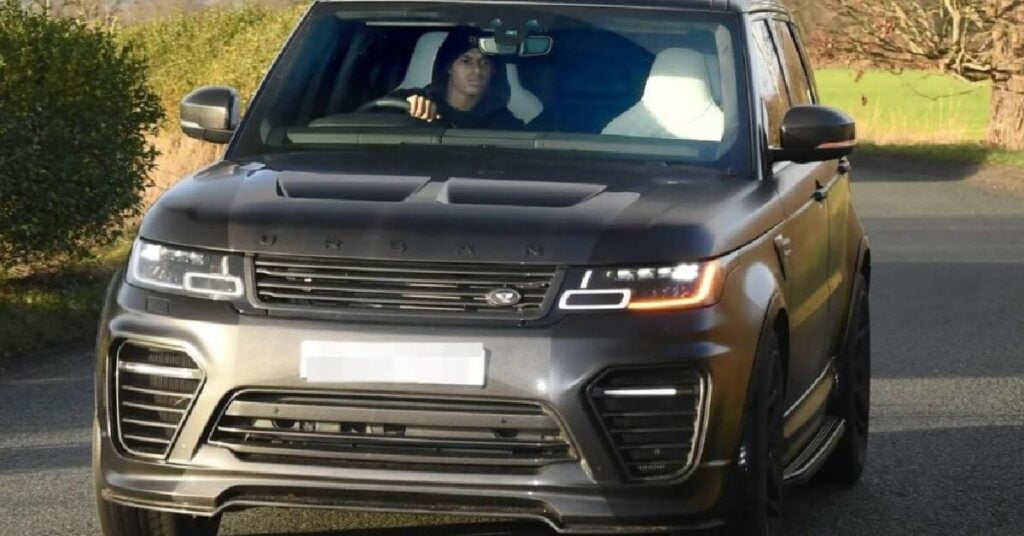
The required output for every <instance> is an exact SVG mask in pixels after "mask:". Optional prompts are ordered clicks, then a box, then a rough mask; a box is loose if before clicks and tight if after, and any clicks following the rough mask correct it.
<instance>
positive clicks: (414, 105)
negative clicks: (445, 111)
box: [406, 95, 441, 123]
mask: <svg viewBox="0 0 1024 536" xmlns="http://www.w3.org/2000/svg"><path fill="white" fill-rule="evenodd" d="M406 100H407V101H408V102H409V115H410V116H411V117H415V118H416V119H419V120H421V121H426V122H428V123H433V122H434V121H436V120H438V119H440V118H441V115H440V114H439V113H437V104H435V103H434V101H432V100H430V99H428V98H426V97H424V96H422V95H413V96H411V97H409V98H408V99H406Z"/></svg>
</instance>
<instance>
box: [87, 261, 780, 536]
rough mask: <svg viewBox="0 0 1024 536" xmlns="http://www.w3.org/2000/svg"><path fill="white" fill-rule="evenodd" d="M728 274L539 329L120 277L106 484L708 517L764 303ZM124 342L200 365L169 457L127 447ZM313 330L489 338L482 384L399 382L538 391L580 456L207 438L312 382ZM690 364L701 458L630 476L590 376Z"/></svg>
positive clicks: (101, 469)
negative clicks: (359, 452)
mask: <svg viewBox="0 0 1024 536" xmlns="http://www.w3.org/2000/svg"><path fill="white" fill-rule="evenodd" d="M735 281H736V279H735V278H734V279H733V282H735ZM726 285H727V288H726V289H725V292H724V293H723V295H724V296H725V297H726V298H725V299H723V301H722V302H721V303H719V304H718V305H716V306H714V307H711V308H707V309H703V310H699V311H687V312H676V313H657V314H645V315H634V314H627V313H610V314H594V313H589V314H581V315H571V316H567V317H566V318H564V319H563V320H562V321H561V322H559V323H557V324H554V325H550V326H546V327H540V328H504V327H503V328H494V327H465V326H463V327H454V326H448V327H438V326H423V325H394V324H388V325H385V324H370V323H365V324H363V323H340V322H330V321H314V320H303V319H281V318H268V317H258V316H245V315H239V314H238V313H237V312H236V311H235V310H234V309H233V308H232V307H231V306H230V305H228V304H225V303H220V302H211V301H204V300H196V299H190V298H185V297H179V296H167V295H158V294H155V293H152V292H150V291H146V290H141V289H137V288H134V287H131V286H129V285H127V284H123V283H120V284H115V285H114V287H112V291H113V294H112V296H111V297H110V299H109V300H108V305H107V308H106V310H105V312H104V317H103V319H102V323H101V333H100V337H99V342H98V351H97V355H98V366H97V385H98V388H97V391H96V392H97V401H96V403H97V414H96V415H97V428H96V429H97V432H96V437H95V444H96V448H95V450H94V462H95V465H96V476H97V487H98V489H99V490H100V493H101V494H102V496H103V497H104V498H106V499H107V500H110V501H114V502H118V503H121V504H126V505H132V506H137V507H144V508H151V509H158V510H165V511H173V512H180V513H190V514H194V515H215V514H217V513H219V512H221V511H224V510H226V509H234V508H244V507H249V506H286V507H287V506H301V507H327V508H342V509H359V510H388V511H403V512H433V513H442V512H444V513H454V514H472V515H484V516H498V517H519V518H530V519H536V520H542V521H544V522H547V523H548V524H550V525H551V526H552V527H553V528H555V529H556V530H558V531H560V532H566V533H585V532H633V533H640V532H662V531H665V530H678V529H701V528H710V527H714V526H717V525H718V524H720V520H721V519H722V518H723V517H724V515H725V514H726V512H727V508H728V502H729V501H728V498H729V489H730V477H731V475H732V473H733V467H734V462H733V460H734V457H735V452H736V446H737V442H738V437H739V430H740V426H741V421H742V408H743V407H744V402H745V397H746V390H747V385H748V382H749V375H750V368H751V362H752V359H753V356H754V354H755V350H756V344H757V334H759V333H760V331H761V327H762V324H763V321H764V312H765V309H766V304H758V303H751V302H750V301H749V300H750V298H749V296H750V293H744V292H738V291H735V290H736V289H734V291H730V289H729V288H728V287H729V285H730V283H729V282H727V284H726ZM730 297H735V298H730ZM154 299H155V300H157V302H158V303H159V304H160V305H159V307H157V308H154V307H153V306H152V304H153V303H154V302H153V300H154ZM150 311H156V312H150ZM125 340H130V341H139V342H143V343H154V344H160V345H169V346H173V347H176V348H181V349H182V350H185V351H187V352H188V353H189V354H190V355H191V356H192V358H193V360H195V361H196V362H197V363H198V365H199V366H200V367H201V368H202V369H203V370H204V371H205V373H206V380H205V383H204V385H203V387H202V390H201V392H200V393H199V395H198V397H197V398H196V401H195V403H194V405H193V406H192V408H191V410H190V412H189V414H188V416H187V418H186V419H185V420H184V423H183V425H182V427H181V429H180V431H179V433H178V435H177V438H176V440H175V442H174V444H173V446H172V448H171V450H170V452H169V454H168V456H167V458H166V460H159V461H154V460H145V459H139V458H137V457H134V456H131V455H129V454H126V453H125V452H124V450H123V449H122V448H121V447H120V446H119V445H118V444H117V442H116V441H115V438H114V434H112V431H113V430H114V428H113V427H112V423H111V419H112V412H111V411H110V405H111V403H110V401H111V392H112V391H111V387H110V384H109V381H108V378H110V376H111V373H110V364H111V358H110V356H109V353H110V349H111V347H112V345H115V344H117V343H118V342H119V341H125ZM305 340H329V341H388V342H435V341H436V342H442V341H443V342H453V341H473V342H482V343H483V344H484V346H485V348H486V349H487V351H488V355H489V358H488V370H487V384H486V386H485V387H483V388H477V387H472V388H467V387H454V386H451V387H438V386H429V387H425V386H401V393H402V394H407V395H416V394H424V395H431V396H449V397H479V398H482V399H489V400H511V401H532V402H537V403H540V404H543V405H544V406H546V407H548V408H550V409H552V410H553V411H554V412H555V413H556V414H557V416H558V417H559V419H560V420H561V422H562V424H563V426H564V427H565V429H566V431H567V433H568V435H569V436H570V438H571V441H572V444H573V445H574V447H575V449H576V452H577V454H578V458H579V460H578V461H575V462H571V463H568V462H567V463H556V464H552V465H549V466H546V467H544V468H542V469H540V470H537V471H536V472H533V473H531V474H501V475H495V474H487V473H473V472H430V471H423V470H396V469H393V468H365V467H345V466H343V465H342V466H339V465H315V464H295V463H268V462H265V461H251V460H243V459H240V458H239V457H237V456H236V455H235V454H234V453H233V452H232V451H231V450H228V449H227V448H224V447H220V446H215V445H211V444H209V443H208V442H207V439H208V437H209V435H210V427H211V426H212V424H213V421H215V420H216V419H217V417H218V415H219V411H221V409H222V408H223V405H224V403H225V401H226V400H227V399H228V398H229V397H230V396H231V395H232V394H233V393H236V392H238V391H239V390H241V389H276V390H305V389H309V386H308V385H306V384H305V382H304V381H303V380H302V379H301V378H300V377H299V348H300V345H301V343H302V341H305ZM681 363H684V364H690V365H692V366H694V367H697V368H699V369H700V370H702V371H703V373H704V374H705V375H706V379H707V382H708V385H709V386H710V387H711V388H710V394H709V396H708V397H707V400H706V406H705V411H706V419H705V426H704V429H703V430H702V431H701V432H702V433H701V437H700V439H699V441H698V450H697V452H696V455H697V456H696V462H695V464H694V466H693V469H692V470H691V471H690V472H689V473H688V474H686V475H684V477H681V478H680V479H677V480H674V481H666V482H639V483H638V482H633V481H630V480H629V479H628V478H627V477H626V475H625V474H624V473H623V471H622V469H621V465H620V464H619V462H618V460H617V458H616V456H615V453H614V452H613V448H614V447H612V446H611V445H609V444H608V443H609V442H608V440H607V439H606V436H605V435H604V434H603V432H602V430H601V429H600V427H599V426H598V424H597V423H596V422H595V417H594V415H593V412H592V410H591V409H590V407H589V405H588V400H587V398H586V396H585V393H584V392H585V389H586V387H587V385H588V384H589V383H590V382H591V381H592V380H594V379H595V378H596V377H598V376H599V375H600V374H601V373H602V372H603V371H605V370H608V369H609V368H613V367H623V366H633V365H670V364H681ZM318 389H319V390H323V386H318ZM395 389H396V387H394V386H391V387H387V386H380V385H359V386H345V391H346V392H350V391H353V390H356V391H358V392H361V393H395V392H396V391H395Z"/></svg>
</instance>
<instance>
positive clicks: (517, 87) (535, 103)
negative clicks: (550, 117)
mask: <svg viewBox="0 0 1024 536" xmlns="http://www.w3.org/2000/svg"><path fill="white" fill-rule="evenodd" d="M505 68H506V73H507V75H508V86H509V89H511V90H512V92H511V94H510V95H509V99H508V111H510V112H512V115H514V116H516V117H517V118H519V120H520V121H522V122H524V123H529V122H530V121H533V119H534V118H535V117H537V116H538V115H540V113H541V112H543V111H544V104H543V103H541V102H540V99H538V98H537V96H536V95H534V94H533V92H532V91H530V90H529V89H526V88H525V87H523V83H522V82H520V81H519V68H518V67H517V66H516V65H515V64H514V63H509V64H507V65H506V67H505Z"/></svg>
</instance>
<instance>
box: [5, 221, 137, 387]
mask: <svg viewBox="0 0 1024 536" xmlns="http://www.w3.org/2000/svg"><path fill="white" fill-rule="evenodd" d="M130 248H131V243H130V242H129V241H128V240H123V241H121V242H118V243H117V244H115V245H114V246H112V247H110V248H108V249H106V250H104V251H101V252H98V254H97V256H96V257H95V258H94V259H91V260H88V261H83V262H81V263H78V264H75V265H72V266H65V267H62V268H59V269H55V270H52V271H48V272H40V273H35V274H32V275H30V276H27V277H23V278H17V279H6V280H0V369H2V368H3V365H4V363H5V362H7V361H10V360H11V359H12V358H15V357H17V356H20V355H25V354H30V353H32V352H35V351H38V350H42V349H45V348H54V347H59V346H64V345H68V344H72V343H78V342H87V341H90V340H92V338H93V337H94V336H95V334H96V323H97V321H98V318H99V313H100V309H101V308H102V307H103V298H104V294H105V291H106V288H107V284H108V283H109V282H110V277H111V275H113V273H114V272H116V271H117V269H118V268H119V267H120V266H121V264H122V263H124V261H125V259H126V258H127V257H128V252H129V250H130Z"/></svg>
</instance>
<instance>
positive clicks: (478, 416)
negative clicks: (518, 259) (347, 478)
mask: <svg viewBox="0 0 1024 536" xmlns="http://www.w3.org/2000/svg"><path fill="white" fill-rule="evenodd" d="M210 442H211V443H212V444H215V445H220V446H224V447H227V448H229V449H231V450H232V451H234V452H235V453H236V454H237V455H239V457H241V458H244V459H262V460H264V461H278V462H285V463H287V462H291V463H299V464H302V463H316V464H329V465H341V466H349V467H368V466H373V467H386V468H398V469H412V470H418V469H422V470H443V471H462V472H481V471H483V472H505V471H506V470H508V469H519V470H523V471H527V472H531V471H535V470H537V469H539V468H541V467H544V466H546V465H549V464H553V463H559V462H568V461H573V460H575V459H576V456H575V453H574V451H573V449H572V447H571V446H570V444H569V441H568V440H567V439H566V435H565V433H564V432H563V431H562V428H561V426H559V424H558V422H557V420H556V419H555V418H554V416H553V415H552V414H551V413H550V412H549V411H547V410H546V409H545V408H544V407H542V406H541V405H539V404H532V403H513V402H484V401H475V400H473V401H467V400H438V399H428V398H404V397H392V396H372V395H347V394H346V395H341V394H331V395H328V394H282V393H268V392H254V391H246V392H242V393H240V394H238V395H236V396H235V397H234V398H232V399H231V400H230V402H229V403H228V404H227V406H226V407H225V408H224V411H223V413H222V415H221V417H220V419H219V420H218V422H217V425H216V427H215V428H214V429H213V432H212V435H211V437H210Z"/></svg>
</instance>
